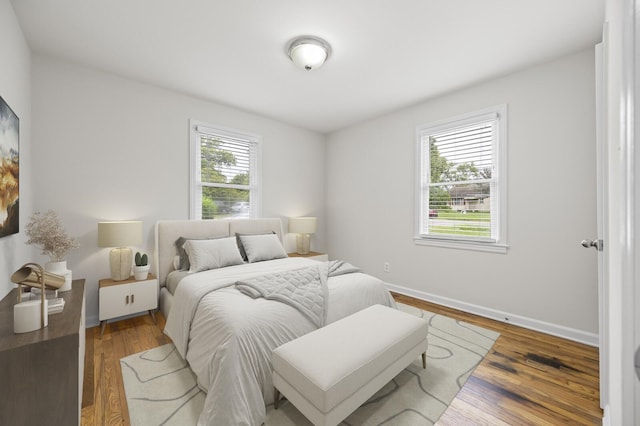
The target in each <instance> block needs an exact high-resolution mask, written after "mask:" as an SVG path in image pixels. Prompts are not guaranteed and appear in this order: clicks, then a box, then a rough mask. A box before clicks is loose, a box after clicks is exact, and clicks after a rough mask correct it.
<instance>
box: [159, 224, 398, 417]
mask: <svg viewBox="0 0 640 426" xmlns="http://www.w3.org/2000/svg"><path fill="white" fill-rule="evenodd" d="M236 233H238V234H261V233H262V234H264V233H273V234H275V236H273V235H272V236H271V237H273V238H271V237H264V238H265V239H267V238H268V239H270V240H271V239H274V240H275V239H276V238H277V240H278V244H281V243H282V236H283V233H282V224H281V222H280V220H279V219H238V220H205V221H160V222H158V223H157V224H156V251H155V256H156V262H155V267H156V273H157V276H158V279H159V283H160V286H161V290H160V308H161V310H162V312H163V314H164V315H165V317H166V318H167V324H166V327H165V333H166V334H167V335H169V336H170V337H171V339H172V340H173V342H174V344H175V345H176V348H177V350H178V351H179V352H180V354H181V355H182V356H183V357H184V358H185V359H186V360H187V361H188V362H189V365H190V367H191V369H192V370H193V371H194V373H195V374H196V377H197V380H198V385H199V386H200V387H201V388H202V389H203V390H204V391H205V392H207V398H206V401H205V406H204V410H203V412H202V413H201V415H200V419H199V421H198V424H202V425H223V424H225V425H226V424H229V425H232V424H233V425H251V426H254V425H255V426H259V425H261V424H262V423H263V422H264V419H265V415H266V407H265V406H266V405H267V404H270V403H272V402H273V385H272V381H271V375H272V367H271V352H272V350H273V349H275V348H276V347H278V346H280V345H281V344H283V343H286V342H288V341H290V340H293V339H295V338H297V337H300V336H302V335H304V334H306V333H308V332H310V331H313V330H314V329H316V328H317V326H318V325H317V324H318V323H317V322H314V321H313V320H312V319H310V317H308V316H305V315H303V313H301V311H300V310H299V309H296V308H295V307H292V306H290V305H288V304H285V303H281V302H280V301H275V300H268V299H265V298H261V297H258V298H252V297H249V296H246V295H245V294H243V293H241V292H240V291H239V290H238V289H237V288H236V286H235V284H236V282H238V281H241V280H247V279H248V280H251V279H252V277H253V278H254V279H255V277H258V278H260V277H264V276H267V275H268V274H276V275H277V274H285V273H289V271H294V270H305V271H306V270H313V271H315V270H316V269H317V270H318V271H319V272H318V273H319V274H320V275H322V274H323V273H324V274H326V272H323V271H326V268H327V264H326V263H323V262H316V261H314V260H309V259H304V258H286V257H285V258H279V259H274V260H266V261H259V262H253V263H243V264H238V265H235V266H227V267H222V268H217V269H211V270H205V271H202V272H197V273H189V274H184V273H183V274H182V275H184V276H185V277H184V278H183V279H182V281H180V284H179V285H178V286H177V288H175V289H174V290H173V291H174V293H173V294H172V293H171V292H170V291H169V289H168V288H167V286H166V283H167V277H168V276H169V274H170V273H171V272H172V270H173V269H174V258H175V256H176V247H175V241H176V240H177V239H178V238H180V237H183V238H186V239H203V238H218V239H221V240H220V241H224V237H227V238H228V237H233V236H235V235H236ZM250 238H254V237H250ZM258 238H263V237H255V239H258ZM198 244H200V243H198ZM192 265H193V264H192ZM323 268H324V269H323ZM173 275H177V274H176V273H173ZM270 276H272V275H270ZM323 277H326V278H324V280H325V281H324V282H326V285H325V288H326V296H325V298H324V300H326V311H325V312H326V315H325V316H324V317H323V323H325V324H328V323H331V322H334V321H336V320H338V319H340V318H343V317H345V316H347V315H350V314H351V313H353V312H356V311H358V310H361V309H364V308H366V307H368V306H370V305H373V304H383V305H387V306H394V302H393V299H392V297H391V296H390V294H389V292H388V291H387V290H386V288H385V287H384V284H383V283H382V281H380V280H379V279H377V278H375V277H372V276H370V275H367V274H364V273H360V272H354V273H346V274H342V275H337V276H326V275H323ZM172 287H173V286H172Z"/></svg>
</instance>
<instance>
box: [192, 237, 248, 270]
mask: <svg viewBox="0 0 640 426" xmlns="http://www.w3.org/2000/svg"><path fill="white" fill-rule="evenodd" d="M184 251H185V252H186V253H187V255H188V256H189V264H190V267H189V272H200V271H206V270H208V269H217V268H224V267H225V266H232V265H239V264H242V263H244V261H243V260H242V256H240V251H239V250H238V245H237V243H236V239H235V238H234V237H228V238H216V239H213V240H187V241H186V242H185V243H184Z"/></svg>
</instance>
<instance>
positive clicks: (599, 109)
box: [582, 24, 609, 408]
mask: <svg viewBox="0 0 640 426" xmlns="http://www.w3.org/2000/svg"><path fill="white" fill-rule="evenodd" d="M602 40H603V41H602V43H600V44H598V45H597V46H596V175H597V183H596V185H597V188H596V194H597V230H596V231H597V236H596V239H595V240H585V241H583V242H582V245H583V246H585V247H587V248H591V247H593V248H595V249H596V250H597V258H598V324H599V336H600V341H599V350H600V407H601V408H604V407H606V406H607V404H608V402H609V401H608V397H609V390H608V386H609V359H608V353H609V352H608V347H609V339H608V330H609V328H608V318H609V311H608V309H609V292H608V285H607V276H608V275H607V271H606V268H607V264H608V262H607V261H606V259H605V256H606V253H607V252H606V247H605V245H604V242H605V241H608V239H607V235H606V226H605V224H606V223H607V209H606V206H607V204H608V200H607V198H606V197H607V191H606V190H605V188H606V176H607V170H606V167H607V150H606V144H605V135H606V128H605V125H606V120H605V111H606V105H605V102H606V96H605V95H604V93H605V92H604V91H605V87H604V84H605V82H606V81H607V79H606V76H605V74H604V73H605V72H606V71H605V70H606V67H605V61H606V59H607V58H606V55H607V51H606V46H607V41H608V39H607V26H606V24H605V26H604V28H603V34H602Z"/></svg>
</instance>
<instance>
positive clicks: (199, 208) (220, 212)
mask: <svg viewBox="0 0 640 426" xmlns="http://www.w3.org/2000/svg"><path fill="white" fill-rule="evenodd" d="M190 127H191V196H190V201H191V213H190V216H191V218H192V219H213V218H217V219H220V218H228V217H259V216H260V175H259V171H260V170H259V162H260V137H259V136H256V135H251V134H247V133H242V132H238V131H235V130H230V129H224V128H221V127H218V126H211V125H207V124H204V123H200V122H196V121H193V120H192V121H191V122H190Z"/></svg>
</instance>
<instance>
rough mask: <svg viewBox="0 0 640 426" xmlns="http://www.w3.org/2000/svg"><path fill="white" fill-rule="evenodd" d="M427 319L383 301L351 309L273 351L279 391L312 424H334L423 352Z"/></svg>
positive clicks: (424, 364)
mask: <svg viewBox="0 0 640 426" xmlns="http://www.w3.org/2000/svg"><path fill="white" fill-rule="evenodd" d="M427 332H428V323H427V321H425V320H424V319H422V318H418V317H416V316H414V315H411V314H407V313H405V312H402V311H399V310H396V309H393V308H389V307H386V306H382V305H375V306H371V307H369V308H366V309H364V310H362V311H360V312H356V313H355V314H353V315H350V316H348V317H346V318H343V319H341V320H339V321H336V322H334V323H332V324H329V325H327V326H326V327H323V328H320V329H318V330H315V331H313V332H311V333H309V334H306V335H304V336H302V337H300V338H298V339H295V340H292V341H291V342H288V343H285V344H284V345H282V346H280V347H278V348H276V349H275V350H274V351H273V360H272V361H273V385H274V388H275V389H274V392H275V395H274V396H275V403H274V405H275V408H276V409H277V408H278V401H279V399H280V393H282V394H283V395H284V396H286V397H287V399H288V400H289V401H290V402H291V403H292V404H293V405H294V406H295V407H296V408H297V409H298V410H300V412H302V414H304V415H305V416H306V417H307V418H308V419H309V420H310V421H311V422H312V423H313V424H314V425H316V426H319V425H323V426H334V425H337V424H338V423H340V422H341V421H342V420H344V419H345V418H346V417H347V416H348V415H349V414H351V413H352V412H354V411H355V410H356V409H357V408H358V407H360V406H361V405H362V404H363V403H365V402H366V401H367V400H368V399H369V398H370V397H371V396H373V395H374V394H375V393H376V392H377V391H378V390H380V389H381V388H382V387H383V386H384V385H385V384H387V383H388V382H389V381H390V380H391V379H393V378H394V377H395V376H396V375H397V374H398V373H400V372H401V371H402V370H404V369H405V368H406V367H407V366H408V365H409V364H411V363H412V362H413V361H414V360H415V359H416V358H418V356H419V355H420V354H422V367H423V368H426V351H427Z"/></svg>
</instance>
